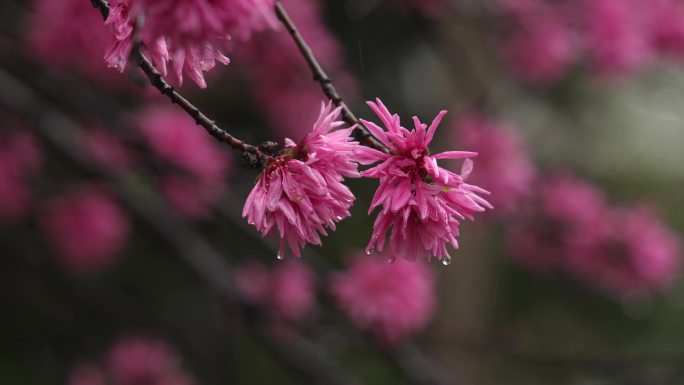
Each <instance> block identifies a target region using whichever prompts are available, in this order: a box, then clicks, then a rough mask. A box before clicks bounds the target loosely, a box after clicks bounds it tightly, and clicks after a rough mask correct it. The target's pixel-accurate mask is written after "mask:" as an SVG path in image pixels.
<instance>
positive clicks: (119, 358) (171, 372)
mask: <svg viewBox="0 0 684 385" xmlns="http://www.w3.org/2000/svg"><path fill="white" fill-rule="evenodd" d="M105 384H112V385H193V384H195V380H194V379H193V378H192V377H190V376H189V375H188V374H186V373H185V372H183V371H182V370H181V362H180V358H179V357H178V355H177V353H176V352H175V351H174V350H173V349H172V348H171V347H170V346H169V345H168V344H166V343H165V342H163V341H161V340H156V339H151V338H147V337H140V336H129V337H124V338H121V339H119V340H118V341H117V342H116V343H115V344H114V345H113V346H112V347H111V348H110V349H109V351H108V352H107V355H106V360H105V362H104V363H103V364H102V365H97V364H93V363H87V364H80V365H78V366H76V367H74V368H73V369H72V371H71V375H70V377H69V385H105Z"/></svg>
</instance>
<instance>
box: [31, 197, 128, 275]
mask: <svg viewBox="0 0 684 385" xmlns="http://www.w3.org/2000/svg"><path fill="white" fill-rule="evenodd" d="M39 219H40V223H41V225H42V228H43V230H44V232H45V235H46V238H47V240H48V241H49V242H50V244H51V245H52V247H53V248H54V250H55V252H56V254H57V257H58V258H59V259H58V261H59V262H60V263H61V265H62V266H63V267H64V268H65V269H67V270H69V271H72V272H75V273H92V272H95V271H98V270H100V269H102V268H104V267H106V266H109V265H110V264H111V263H112V262H113V261H114V260H115V258H116V256H117V254H118V253H119V252H120V251H121V250H122V249H123V248H124V246H125V244H126V240H127V238H128V229H129V222H128V218H127V217H126V215H125V213H124V212H123V211H122V210H121V208H120V207H119V205H118V204H117V203H116V201H115V200H114V199H113V198H112V197H111V195H110V194H109V193H108V191H107V190H106V189H105V188H100V187H97V186H91V185H86V186H78V187H75V188H74V189H73V190H72V191H70V192H68V193H67V194H65V195H62V196H58V197H55V198H52V199H50V200H49V201H48V202H47V203H46V204H45V207H44V209H43V212H42V215H41V217H40V218H39Z"/></svg>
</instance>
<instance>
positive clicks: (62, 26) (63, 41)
mask: <svg viewBox="0 0 684 385" xmlns="http://www.w3.org/2000/svg"><path fill="white" fill-rule="evenodd" d="M74 20H78V22H74ZM27 28H28V30H27V40H28V44H27V45H26V47H27V49H28V50H29V53H30V54H31V55H32V56H34V57H36V58H38V59H41V60H42V61H44V62H45V63H47V64H49V65H50V66H51V67H59V68H60V69H62V70H69V71H74V70H75V71H76V72H77V73H79V74H81V75H84V76H86V77H87V78H88V79H89V80H91V81H95V82H98V83H99V84H103V85H106V86H109V87H115V88H121V85H122V84H126V82H121V79H120V77H119V76H116V74H113V73H112V72H111V71H108V70H107V66H106V64H105V63H104V62H103V60H102V59H103V57H104V54H105V47H106V46H107V44H108V41H109V39H110V33H109V31H108V30H107V27H105V26H104V25H103V23H102V16H100V14H99V13H98V12H97V11H96V10H95V9H93V6H92V4H91V3H90V2H89V1H81V0H60V1H54V0H32V1H31V12H30V14H29V18H28V22H27Z"/></svg>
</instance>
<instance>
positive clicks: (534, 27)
mask: <svg viewBox="0 0 684 385" xmlns="http://www.w3.org/2000/svg"><path fill="white" fill-rule="evenodd" d="M502 15H503V16H504V17H506V18H509V19H510V20H511V21H512V22H513V26H512V27H513V28H514V29H513V30H512V31H508V32H507V33H506V35H505V36H504V38H503V41H502V44H501V54H502V56H503V58H504V60H505V61H506V64H508V65H509V66H510V69H511V71H512V72H513V73H515V74H516V75H518V76H520V77H521V78H523V79H524V80H526V81H528V82H530V83H532V84H539V85H549V84H552V83H555V82H557V81H558V80H560V79H561V78H562V77H563V76H565V74H566V73H567V72H568V70H569V68H570V66H571V65H572V64H573V62H574V61H575V60H576V58H577V56H578V52H577V47H576V41H575V40H576V39H575V35H574V33H573V31H572V30H571V29H570V28H569V26H568V25H567V23H566V20H565V19H566V15H565V14H564V13H563V12H562V11H561V10H559V9H556V8H554V7H552V6H550V5H548V4H546V3H544V2H540V1H536V0H522V1H521V0H510V1H507V2H504V4H503V10H502Z"/></svg>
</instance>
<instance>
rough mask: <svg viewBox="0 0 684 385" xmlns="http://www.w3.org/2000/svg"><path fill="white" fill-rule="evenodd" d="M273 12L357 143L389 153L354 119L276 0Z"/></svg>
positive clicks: (309, 48) (354, 116)
mask: <svg viewBox="0 0 684 385" xmlns="http://www.w3.org/2000/svg"><path fill="white" fill-rule="evenodd" d="M275 12H276V15H277V16H278V20H280V21H281V22H282V23H283V25H284V26H285V29H287V32H288V33H289V34H290V36H292V39H293V40H294V42H295V44H297V47H298V48H299V52H301V53H302V56H304V59H306V62H307V63H308V64H309V68H310V69H311V72H312V73H313V76H314V80H315V81H316V82H318V83H319V84H320V85H321V89H322V90H323V93H325V95H326V96H327V97H328V98H329V99H330V100H332V102H333V103H334V104H335V105H336V106H338V107H341V108H342V119H343V120H344V121H345V122H346V123H347V124H349V125H350V126H356V128H354V137H355V138H356V139H357V140H358V141H359V142H361V143H362V144H364V145H366V146H368V147H372V148H374V149H376V150H379V151H382V152H389V149H388V148H387V147H386V146H385V145H384V144H382V143H380V142H379V141H378V140H377V139H375V137H374V136H373V135H371V133H370V132H369V131H368V129H367V128H366V127H365V126H364V125H363V124H362V123H361V122H360V121H359V119H357V118H356V115H354V113H353V112H352V111H351V110H350V109H349V107H348V106H347V104H346V103H345V102H344V100H342V97H341V96H340V94H339V93H338V92H337V89H336V88H335V86H334V85H333V83H332V80H331V79H330V77H329V76H328V74H327V73H326V72H325V70H323V67H322V66H321V65H320V63H319V62H318V60H317V59H316V56H315V55H314V53H313V51H312V50H311V47H309V45H308V44H307V43H306V41H305V40H304V38H303V37H302V35H301V34H300V33H299V30H298V29H297V26H296V25H295V24H294V22H293V21H292V19H290V16H288V14H287V12H286V11H285V8H283V6H282V4H280V1H277V0H276V2H275Z"/></svg>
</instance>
